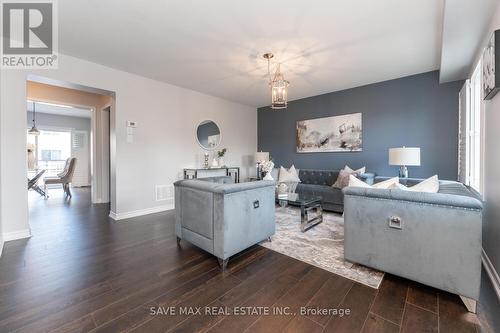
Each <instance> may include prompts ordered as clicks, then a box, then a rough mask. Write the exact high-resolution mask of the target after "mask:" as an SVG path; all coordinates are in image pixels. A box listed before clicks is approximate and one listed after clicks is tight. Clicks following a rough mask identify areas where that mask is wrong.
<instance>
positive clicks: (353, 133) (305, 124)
mask: <svg viewBox="0 0 500 333" xmlns="http://www.w3.org/2000/svg"><path fill="white" fill-rule="evenodd" d="M362 118H363V117H362V113H351V114H344V115H338V116H330V117H324V118H315V119H308V120H299V121H297V125H296V149H297V153H328V152H331V153H335V152H360V151H363V136H362V133H363V126H362Z"/></svg>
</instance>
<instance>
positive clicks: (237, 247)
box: [174, 177, 275, 270]
mask: <svg viewBox="0 0 500 333" xmlns="http://www.w3.org/2000/svg"><path fill="white" fill-rule="evenodd" d="M228 178H229V179H228ZM174 186H175V233H176V235H177V242H178V243H179V242H180V240H181V239H182V240H185V241H188V242H190V243H192V244H193V245H196V246H197V247H199V248H201V249H203V250H205V251H207V252H209V253H211V254H213V255H215V256H216V257H217V258H218V259H219V264H220V265H221V267H222V269H223V270H224V269H225V268H226V265H227V262H228V260H229V257H231V256H232V255H234V254H236V253H238V252H240V251H243V250H245V249H246V248H248V247H250V246H252V245H254V244H257V243H259V242H260V241H262V240H265V239H266V238H269V237H270V236H272V235H273V234H274V231H275V222H274V187H275V182H273V181H257V182H250V183H239V184H232V180H231V179H230V177H210V178H202V179H195V180H180V181H177V182H175V183H174Z"/></svg>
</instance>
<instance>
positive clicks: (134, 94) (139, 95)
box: [0, 55, 257, 235]
mask: <svg viewBox="0 0 500 333" xmlns="http://www.w3.org/2000/svg"><path fill="white" fill-rule="evenodd" d="M29 74H35V75H39V76H45V77H49V78H52V79H56V80H62V81H68V82H71V83H76V84H80V85H84V86H90V87H95V88H99V89H105V90H108V91H113V92H115V93H116V101H115V105H114V108H115V110H113V109H112V115H111V123H112V124H114V125H115V127H116V128H115V129H114V131H115V133H113V132H112V133H111V135H112V137H113V136H115V137H116V142H112V143H111V145H112V149H113V148H114V149H116V160H115V161H113V160H112V161H111V164H112V169H113V168H115V170H116V172H115V173H114V174H112V175H111V178H112V182H113V180H115V181H116V192H115V191H113V189H112V194H111V196H112V197H113V196H114V195H115V196H116V199H115V200H114V202H115V203H116V204H115V207H113V209H114V213H115V214H116V215H117V216H118V217H120V216H127V215H128V214H133V213H134V212H137V213H141V212H147V211H154V210H160V209H165V208H169V207H170V208H171V207H172V204H173V200H171V201H168V202H165V201H162V202H156V201H155V185H158V184H159V185H171V184H172V183H173V182H174V181H176V180H177V179H180V178H181V175H182V168H184V167H194V166H201V162H202V160H203V150H202V149H201V148H200V147H199V146H198V144H197V142H196V138H195V130H196V126H197V124H198V123H199V122H201V121H203V120H205V119H212V120H214V121H215V122H217V123H218V124H219V126H220V128H221V132H222V142H221V147H227V148H228V153H227V156H226V158H225V160H226V163H228V164H232V165H240V166H242V176H243V177H247V175H248V174H249V172H253V171H251V170H252V159H251V156H253V153H254V151H256V149H257V112H256V110H255V108H253V107H249V106H245V105H241V104H237V103H233V102H228V101H226V100H223V99H220V98H217V97H212V96H208V95H205V94H201V93H198V92H195V91H192V90H188V89H183V88H179V87H177V86H173V85H170V84H166V83H162V82H158V81H154V80H151V79H147V78H144V77H140V76H137V75H133V74H130V73H127V72H123V71H118V70H114V69H111V68H109V67H105V66H102V65H98V64H95V63H91V62H87V61H84V60H81V59H77V58H74V57H70V56H65V55H61V56H60V58H59V69H57V70H40V71H19V70H8V71H6V70H3V71H1V76H2V77H1V94H2V100H1V103H0V111H1V117H0V120H1V121H0V140H1V142H0V144H1V151H2V159H1V162H0V168H1V169H0V170H1V178H0V181H1V199H0V200H1V204H2V208H4V209H2V211H1V219H2V223H3V232H4V235H5V234H6V233H9V232H18V231H21V230H27V229H28V228H29V226H28V216H27V193H26V161H25V153H24V147H25V141H26V138H25V127H26V118H25V117H26V113H25V112H20V110H24V109H25V108H26V79H27V76H28V75H29ZM113 111H116V112H113ZM127 120H133V121H136V122H138V128H137V129H136V131H135V139H134V142H133V143H127V142H126V126H125V125H126V121H127ZM4 156H9V158H8V159H6V158H3V157H4ZM112 200H113V199H112Z"/></svg>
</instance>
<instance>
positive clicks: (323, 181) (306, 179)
mask: <svg viewBox="0 0 500 333" xmlns="http://www.w3.org/2000/svg"><path fill="white" fill-rule="evenodd" d="M338 175H339V171H338V170H311V169H300V170H299V178H300V181H301V182H302V184H313V185H327V186H332V185H333V184H334V183H335V181H336V180H337V177H338Z"/></svg>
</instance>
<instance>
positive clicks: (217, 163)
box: [212, 158, 219, 168]
mask: <svg viewBox="0 0 500 333" xmlns="http://www.w3.org/2000/svg"><path fill="white" fill-rule="evenodd" d="M218 167H219V162H217V159H216V158H214V159H213V160H212V168H218Z"/></svg>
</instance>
